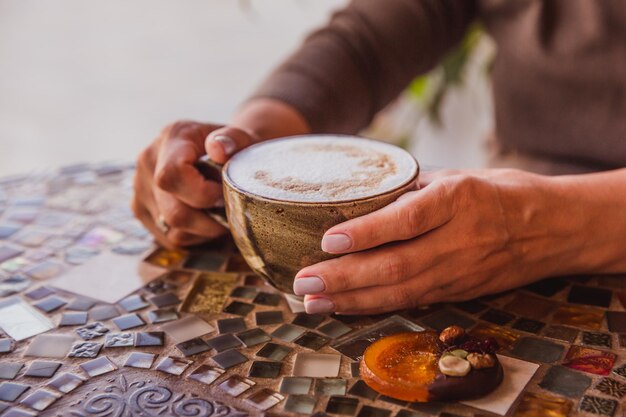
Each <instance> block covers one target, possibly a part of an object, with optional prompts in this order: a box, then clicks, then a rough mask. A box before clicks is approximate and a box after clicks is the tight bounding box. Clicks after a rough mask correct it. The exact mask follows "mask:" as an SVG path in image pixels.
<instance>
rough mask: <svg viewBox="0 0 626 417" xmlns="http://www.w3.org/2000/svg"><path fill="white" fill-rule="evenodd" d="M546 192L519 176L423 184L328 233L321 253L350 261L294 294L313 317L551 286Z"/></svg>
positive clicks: (336, 262)
mask: <svg viewBox="0 0 626 417" xmlns="http://www.w3.org/2000/svg"><path fill="white" fill-rule="evenodd" d="M547 182H549V180H548V177H542V176H538V175H534V174H530V173H527V172H523V171H515V170H478V171H456V172H451V171H441V172H435V173H431V174H423V175H422V176H421V178H420V185H421V189H420V190H418V191H413V192H409V193H407V194H405V195H403V196H401V197H400V198H399V199H398V200H397V201H396V202H394V203H392V204H390V205H388V206H386V207H384V208H382V209H380V210H378V211H376V212H373V213H371V214H368V215H365V216H362V217H359V218H356V219H352V220H349V221H346V222H344V223H341V224H339V225H337V226H334V227H332V228H331V229H329V230H328V231H327V232H326V234H325V235H324V238H323V240H322V249H323V250H324V251H326V252H329V253H335V254H345V255H343V256H341V257H338V258H335V259H331V260H328V261H325V262H320V263H318V264H315V265H311V266H308V267H306V268H304V269H302V270H301V271H300V272H299V273H298V274H297V275H296V280H295V282H294V292H295V293H296V294H297V295H306V297H305V307H306V311H307V313H310V314H312V313H325V312H338V313H344V314H375V313H382V312H386V311H391V310H398V309H404V308H412V307H417V306H422V305H429V304H432V303H435V302H440V301H461V300H467V299H471V298H475V297H477V296H480V295H484V294H490V293H495V292H499V291H503V290H506V289H510V288H513V287H517V286H520V285H524V284H527V283H530V282H532V281H535V280H537V279H539V278H542V277H544V276H546V274H550V273H552V272H553V269H554V266H555V265H554V258H555V256H554V250H553V248H552V247H551V246H552V245H554V243H555V242H554V241H553V240H552V239H550V238H549V237H550V236H552V235H551V233H552V232H555V233H556V236H559V233H558V232H559V230H554V229H552V230H551V228H552V224H551V223H552V222H553V218H552V217H551V214H550V212H554V211H558V210H559V207H558V206H559V203H558V201H553V200H554V198H551V194H550V193H549V192H547V191H546V189H545V188H546V187H544V186H543V185H544V183H547ZM546 209H547V210H546Z"/></svg>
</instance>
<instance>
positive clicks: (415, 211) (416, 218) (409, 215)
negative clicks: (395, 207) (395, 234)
mask: <svg viewBox="0 0 626 417" xmlns="http://www.w3.org/2000/svg"><path fill="white" fill-rule="evenodd" d="M421 214H422V212H421V210H419V208H418V207H417V206H416V205H415V204H408V205H407V206H406V207H405V208H403V209H402V210H399V211H398V216H399V219H398V223H397V224H398V225H399V226H400V235H401V237H402V238H406V237H411V236H413V235H414V233H413V232H415V231H417V230H419V229H420V225H423V224H424V219H423V218H422V216H421Z"/></svg>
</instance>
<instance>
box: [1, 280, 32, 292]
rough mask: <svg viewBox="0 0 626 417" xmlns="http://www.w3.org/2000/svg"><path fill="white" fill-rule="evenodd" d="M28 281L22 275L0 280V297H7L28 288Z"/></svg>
mask: <svg viewBox="0 0 626 417" xmlns="http://www.w3.org/2000/svg"><path fill="white" fill-rule="evenodd" d="M29 285H30V279H29V278H28V277H26V276H24V275H11V276H10V277H8V278H0V297H8V296H11V295H14V294H17V293H19V292H20V291H22V290H24V289H26V288H28V286H29Z"/></svg>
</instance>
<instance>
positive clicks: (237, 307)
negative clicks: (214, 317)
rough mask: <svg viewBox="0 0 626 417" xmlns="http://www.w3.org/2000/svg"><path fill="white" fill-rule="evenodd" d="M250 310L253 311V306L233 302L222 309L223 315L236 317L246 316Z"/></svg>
mask: <svg viewBox="0 0 626 417" xmlns="http://www.w3.org/2000/svg"><path fill="white" fill-rule="evenodd" d="M252 310H254V305H252V304H248V303H242V302H240V301H233V302H232V303H230V304H229V305H227V306H226V307H224V312H225V313H230V314H236V315H238V316H247V315H248V314H249V313H250V312H251V311H252Z"/></svg>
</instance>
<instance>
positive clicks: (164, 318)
mask: <svg viewBox="0 0 626 417" xmlns="http://www.w3.org/2000/svg"><path fill="white" fill-rule="evenodd" d="M178 318H179V315H178V312H177V311H176V310H174V309H173V308H164V309H158V310H152V311H148V321H149V322H150V323H152V324H158V323H166V322H168V321H173V320H178Z"/></svg>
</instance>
